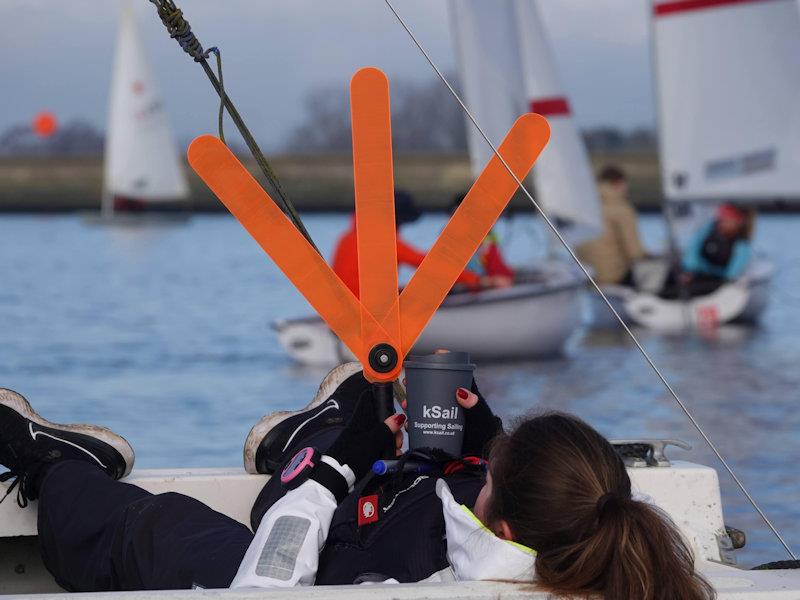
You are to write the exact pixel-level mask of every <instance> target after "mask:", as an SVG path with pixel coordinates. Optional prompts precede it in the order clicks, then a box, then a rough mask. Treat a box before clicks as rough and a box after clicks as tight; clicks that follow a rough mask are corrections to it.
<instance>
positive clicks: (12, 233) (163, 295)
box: [0, 215, 800, 564]
mask: <svg viewBox="0 0 800 600" xmlns="http://www.w3.org/2000/svg"><path fill="white" fill-rule="evenodd" d="M346 220H347V217H345V216H322V215H315V216H308V217H307V223H308V226H309V229H310V230H311V232H312V235H313V236H314V238H315V240H316V241H317V243H318V245H319V246H320V248H321V249H322V250H323V251H324V252H326V255H329V253H330V249H331V247H332V244H333V242H334V240H335V238H336V236H337V234H338V233H339V232H340V231H341V229H342V228H343V227H344V226H345V224H346ZM441 223H442V221H441V219H439V218H435V217H431V218H428V219H425V220H424V221H422V222H421V223H418V224H415V225H414V226H413V227H409V228H408V230H407V232H406V237H407V238H409V239H411V240H412V241H416V242H418V243H419V244H420V245H426V244H428V243H430V241H431V240H432V239H433V238H434V237H435V235H436V233H437V231H438V229H439V227H440V226H441ZM643 231H644V234H645V238H646V240H647V242H648V243H649V245H650V246H651V247H653V248H657V247H658V246H659V245H660V244H661V240H662V233H663V232H662V228H661V224H660V221H659V220H658V219H656V218H655V217H646V218H644V219H643ZM500 233H501V235H503V237H504V239H505V240H506V241H507V243H508V246H509V249H508V252H509V254H510V255H511V257H512V258H513V259H515V260H516V262H523V261H525V260H528V259H530V258H531V257H533V256H534V255H536V254H538V253H539V248H541V247H542V240H543V238H544V236H543V234H542V232H541V230H540V229H539V227H538V224H536V223H535V222H534V221H533V220H532V219H527V218H517V219H516V220H515V221H514V222H513V223H512V224H511V225H509V224H508V223H506V224H504V225H501V226H500ZM798 234H800V219H798V218H795V217H764V218H762V219H761V221H760V222H759V226H758V232H757V246H758V247H759V248H760V249H762V250H764V251H765V252H766V253H768V254H769V255H770V256H771V257H773V258H774V259H775V260H776V261H777V263H778V267H779V272H778V275H777V278H776V281H775V289H774V295H773V303H772V306H771V307H770V309H769V311H768V312H767V314H766V317H765V319H764V322H763V324H762V326H761V327H758V328H756V329H753V330H747V329H744V330H736V329H731V330H725V331H722V332H720V333H719V335H718V336H716V337H715V338H700V337H696V336H688V337H664V336H660V335H655V334H652V333H648V332H641V337H642V340H643V343H644V344H645V346H646V347H647V348H648V349H649V350H650V351H651V352H652V354H653V357H654V358H655V360H656V361H657V363H658V364H659V365H660V366H661V368H662V369H663V370H664V372H665V374H666V375H667V376H668V378H669V379H670V380H671V381H672V382H673V384H674V386H675V388H676V389H677V390H678V391H679V393H681V394H682V395H683V397H684V399H685V401H686V402H687V404H688V405H689V406H690V407H691V409H692V410H693V411H694V413H695V414H696V415H697V418H698V419H699V420H700V422H701V423H703V424H704V425H705V427H706V428H707V430H708V431H709V433H710V435H711V436H712V438H713V439H714V440H716V442H717V443H718V445H719V447H720V448H721V450H722V451H723V454H724V455H725V456H726V457H727V458H728V459H729V460H730V462H731V463H732V464H733V465H734V466H735V467H736V468H738V470H739V472H740V475H741V477H742V479H743V480H744V481H745V482H746V483H747V484H748V485H749V486H750V488H751V490H752V492H753V494H754V495H755V497H756V498H757V499H759V500H760V501H761V502H762V503H763V506H764V508H765V510H766V511H767V513H768V514H769V515H771V516H772V518H773V520H774V521H775V523H776V525H777V526H778V527H779V529H781V531H782V532H783V533H784V536H785V537H786V538H787V540H788V541H789V542H790V544H793V546H794V548H795V549H796V550H798V551H800V481H799V480H800V477H798V472H800V469H798V467H797V462H798V460H800V402H799V401H798V396H799V395H800V394H799V393H798V384H800V369H798V367H797V357H798V355H799V354H800V267H798V264H800V262H799V261H800V244H797V243H796V238H797V236H798ZM0 276H1V277H2V283H0V386H3V387H10V388H13V389H16V390H18V391H20V392H22V393H23V394H25V395H26V396H27V397H28V398H29V399H30V400H31V401H32V402H33V404H34V406H35V407H36V408H37V409H39V410H40V411H41V412H42V413H43V414H44V415H45V416H46V417H48V418H50V419H52V420H55V421H94V422H100V423H103V424H106V425H108V426H110V427H112V428H113V429H115V430H117V431H119V432H120V433H122V434H123V435H125V436H126V437H127V438H128V439H129V440H130V441H131V443H132V444H133V445H134V447H135V448H136V451H137V464H138V465H139V466H141V467H166V466H178V467H187V466H229V465H238V464H241V447H242V442H243V440H244V437H245V435H246V434H247V431H248V430H249V428H250V426H251V425H252V423H253V422H254V421H255V420H256V419H257V418H258V417H259V416H261V415H262V414H263V413H265V412H269V411H271V410H274V409H284V408H293V407H297V406H299V405H303V404H305V403H306V402H307V401H308V400H309V398H310V397H311V395H312V394H313V393H314V391H315V389H316V386H317V385H318V383H319V381H320V379H321V378H322V376H323V375H324V371H320V370H308V369H303V368H299V367H297V366H294V365H293V364H291V363H290V362H289V361H288V360H287V358H286V357H285V356H284V355H283V353H282V352H281V350H280V348H279V347H278V345H277V341H276V338H275V336H274V334H273V333H272V331H271V330H270V329H269V327H268V324H269V323H270V321H272V320H273V319H275V318H278V317H289V316H296V315H299V314H303V313H304V312H307V310H308V309H307V305H306V304H305V301H304V300H303V299H302V298H301V297H300V296H299V295H298V294H297V293H296V292H295V291H294V290H293V289H292V288H291V287H290V286H289V284H288V283H287V282H286V281H285V280H284V279H283V277H282V275H281V274H280V273H279V272H278V271H277V269H276V268H275V267H274V266H273V265H272V264H271V263H270V261H269V260H268V259H267V258H266V256H264V255H263V254H262V253H261V251H260V250H259V249H258V248H257V246H256V245H255V243H254V242H252V240H250V238H249V237H248V236H247V235H246V234H245V233H244V232H243V231H242V230H241V229H240V227H239V225H238V224H237V223H236V222H235V221H233V220H232V219H231V218H228V217H224V216H200V217H196V218H194V219H193V220H192V221H191V222H189V223H188V224H185V225H182V226H172V227H154V228H147V229H144V228H142V229H122V228H101V227H92V226H88V225H85V224H84V223H83V222H82V221H81V219H80V218H79V217H77V216H57V217H49V216H35V217H30V216H24V217H19V216H6V217H0ZM406 276H407V274H406ZM478 377H479V382H480V383H481V387H482V389H483V391H484V393H485V394H486V395H487V396H488V397H489V398H490V400H491V401H492V403H493V405H494V406H495V407H496V410H497V411H498V412H499V413H500V414H502V415H503V416H504V417H511V416H513V415H518V414H520V413H522V412H525V411H528V410H531V409H534V408H540V407H550V408H560V409H564V410H568V411H572V412H575V413H577V414H579V415H580V416H582V417H583V418H585V419H587V420H589V421H590V422H591V423H593V424H594V425H595V426H596V427H598V428H599V429H600V430H601V431H602V432H603V433H605V434H606V435H608V436H609V437H640V436H641V437H678V438H682V439H685V440H687V441H689V442H690V443H692V445H693V446H694V450H692V451H691V452H688V453H686V452H683V451H677V450H673V451H672V453H671V456H672V457H674V458H685V459H689V460H694V461H697V462H703V463H706V464H710V465H714V466H717V465H716V464H715V463H714V460H713V457H712V455H711V453H710V452H709V451H708V450H707V449H706V448H705V447H704V446H703V444H702V443H701V441H700V439H699V437H698V435H697V434H696V433H695V432H694V431H693V429H692V428H691V427H690V425H689V423H688V421H687V420H686V418H685V417H684V416H683V415H682V413H680V412H679V410H678V409H677V407H676V406H675V405H674V403H673V401H672V400H671V399H669V398H668V397H667V396H666V394H665V393H664V390H663V389H662V387H661V386H660V385H659V383H658V382H657V381H656V379H655V378H654V376H653V375H652V373H651V372H649V371H648V369H647V368H645V364H644V362H643V360H642V358H641V357H640V356H639V355H638V354H637V352H636V351H635V349H634V348H633V347H632V346H631V344H630V343H628V342H627V341H626V340H625V339H624V338H623V337H622V336H621V335H616V334H608V333H606V334H601V333H585V332H582V333H580V334H579V335H578V336H577V337H576V339H575V340H573V342H572V344H571V346H570V349H569V352H568V356H566V357H564V358H561V359H557V360H552V361H544V362H535V363H533V362H532V363H516V364H504V365H481V366H480V368H479V375H478ZM720 478H721V480H722V485H723V496H724V502H725V510H726V521H727V522H728V523H729V524H731V525H734V526H737V527H739V528H741V529H744V530H745V531H746V532H747V534H748V548H747V550H746V552H745V553H744V554H743V555H740V556H741V562H743V563H745V564H755V563H759V562H766V561H768V560H776V559H780V558H784V556H783V554H782V552H781V549H780V548H779V546H778V545H777V543H776V542H775V541H774V540H773V539H772V538H771V537H770V534H769V533H768V532H767V531H766V530H765V528H764V527H763V526H762V525H761V524H760V522H759V520H758V518H757V517H756V516H755V513H754V512H753V511H752V510H751V509H750V508H748V506H747V505H746V504H745V502H744V500H743V499H742V497H741V494H739V493H738V492H737V491H736V490H735V489H734V487H733V484H732V482H731V481H730V480H729V479H728V477H727V476H724V475H720Z"/></svg>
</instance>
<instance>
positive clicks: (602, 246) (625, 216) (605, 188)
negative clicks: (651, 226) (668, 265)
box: [576, 165, 648, 287]
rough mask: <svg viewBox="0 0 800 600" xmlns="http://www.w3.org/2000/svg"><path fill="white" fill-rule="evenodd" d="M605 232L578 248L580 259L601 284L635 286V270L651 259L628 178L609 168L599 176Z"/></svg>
mask: <svg viewBox="0 0 800 600" xmlns="http://www.w3.org/2000/svg"><path fill="white" fill-rule="evenodd" d="M598 189H599V192H600V199H601V204H602V211H603V233H602V234H601V235H600V236H599V237H596V238H595V239H593V240H590V241H588V242H584V243H583V244H580V245H579V246H578V247H577V248H576V253H577V255H578V258H580V259H581V260H582V261H583V262H584V263H586V264H588V265H589V266H591V267H592V268H593V269H594V271H595V280H596V281H597V283H599V284H601V285H624V286H631V287H632V286H634V279H633V267H634V264H635V263H636V262H637V261H640V260H642V259H645V258H647V257H648V254H647V252H646V251H645V248H644V246H643V245H642V241H641V239H640V238H639V228H638V223H637V217H636V211H635V209H634V208H633V206H632V205H631V203H630V201H629V200H628V178H627V176H626V175H625V172H624V171H623V170H622V169H620V168H619V167H616V166H613V165H609V166H607V167H605V168H604V169H603V170H602V171H600V174H599V176H598Z"/></svg>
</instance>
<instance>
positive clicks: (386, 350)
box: [368, 344, 397, 373]
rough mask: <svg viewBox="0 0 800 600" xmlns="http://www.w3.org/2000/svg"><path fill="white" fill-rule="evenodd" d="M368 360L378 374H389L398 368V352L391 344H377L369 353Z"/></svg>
mask: <svg viewBox="0 0 800 600" xmlns="http://www.w3.org/2000/svg"><path fill="white" fill-rule="evenodd" d="M368 359H369V366H370V367H372V369H373V370H374V371H375V372H376V373H389V372H390V371H391V370H392V369H394V368H395V367H396V366H397V350H395V349H394V347H393V346H391V345H390V344H377V345H375V346H373V347H372V350H370V351H369V356H368Z"/></svg>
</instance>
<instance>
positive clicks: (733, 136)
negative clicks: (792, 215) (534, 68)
mask: <svg viewBox="0 0 800 600" xmlns="http://www.w3.org/2000/svg"><path fill="white" fill-rule="evenodd" d="M652 19H653V28H652V29H653V58H654V62H653V66H654V70H655V78H656V91H657V102H658V120H659V143H660V156H661V173H662V185H663V189H664V197H665V202H666V208H665V210H666V212H667V214H668V217H670V218H669V222H670V225H671V226H672V224H673V223H674V221H675V218H674V217H673V214H674V209H675V207H676V206H677V205H678V204H686V203H693V204H694V205H695V207H697V206H698V205H700V207H701V208H700V210H695V212H696V213H699V214H700V215H705V216H706V217H707V218H708V216H710V214H711V211H710V210H709V209H708V208H706V209H705V210H703V208H702V205H704V204H705V205H706V206H708V205H710V206H712V207H713V205H714V203H720V202H729V201H733V202H743V203H746V204H748V205H755V204H758V203H759V202H774V201H775V200H779V199H783V200H794V201H797V199H798V197H800V70H799V69H798V68H797V66H798V64H800V10H799V9H798V4H797V3H796V2H794V1H792V0H768V1H764V0H716V1H714V2H683V1H675V0H660V1H658V2H656V3H654V5H653V12H652ZM684 229H686V227H684ZM673 236H674V238H675V240H676V243H678V244H679V243H680V238H681V236H679V235H676V234H675V232H674V231H673ZM773 272H774V267H773V265H772V263H771V262H769V261H768V260H765V259H763V258H756V259H754V260H752V261H751V264H750V265H749V267H748V269H747V271H746V272H745V274H744V275H743V276H742V277H741V278H740V279H738V280H736V281H733V282H731V283H729V284H726V285H724V286H722V287H721V288H719V289H718V290H717V291H715V292H714V293H712V294H709V295H707V296H700V297H696V298H692V299H691V300H688V301H680V300H663V299H661V298H658V297H656V296H653V295H651V294H640V293H631V292H630V291H627V292H626V291H623V290H618V291H619V294H617V300H618V302H619V303H620V305H621V308H623V310H624V312H625V313H626V314H627V315H628V317H629V318H631V319H632V320H633V321H634V322H636V323H639V324H641V325H645V326H648V327H653V328H656V329H676V328H682V327H686V326H700V327H702V326H707V325H717V324H722V323H726V322H730V321H753V320H756V319H757V318H758V317H759V315H760V314H761V313H762V312H763V310H764V309H765V308H766V305H767V300H768V297H769V292H768V286H769V283H770V280H771V278H772V274H773Z"/></svg>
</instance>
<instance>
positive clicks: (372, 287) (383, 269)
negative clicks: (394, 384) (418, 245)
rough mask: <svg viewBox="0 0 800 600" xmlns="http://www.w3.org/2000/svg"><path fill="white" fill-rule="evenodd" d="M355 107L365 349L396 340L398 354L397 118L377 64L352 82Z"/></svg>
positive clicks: (362, 339)
mask: <svg viewBox="0 0 800 600" xmlns="http://www.w3.org/2000/svg"><path fill="white" fill-rule="evenodd" d="M350 107H351V117H352V123H353V175H354V183H355V199H356V233H357V239H358V283H359V288H360V290H361V293H360V296H361V304H362V305H363V308H362V310H361V313H362V321H361V342H362V343H363V344H364V350H363V352H364V353H365V354H366V353H367V352H369V350H370V348H372V347H373V346H375V345H376V344H379V343H381V342H383V343H389V344H391V345H392V346H394V348H395V350H397V352H398V354H399V353H400V315H399V310H398V292H397V239H396V236H397V232H396V230H395V222H394V174H393V171H392V121H391V112H390V109H389V80H388V79H387V78H386V75H384V74H383V72H382V71H380V70H379V69H375V68H366V69H360V70H359V71H358V72H357V73H356V74H355V75H354V76H353V79H352V80H351V82H350ZM370 314H371V315H372V316H373V317H374V318H375V319H377V321H379V322H380V323H381V324H382V325H383V329H382V330H381V329H376V328H374V327H372V326H371V325H370V322H371V321H372V320H371V319H369V318H366V317H367V316H368V315H370ZM384 330H385V331H384ZM386 334H389V336H390V338H389V339H387V338H386V337H385V335H386Z"/></svg>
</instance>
